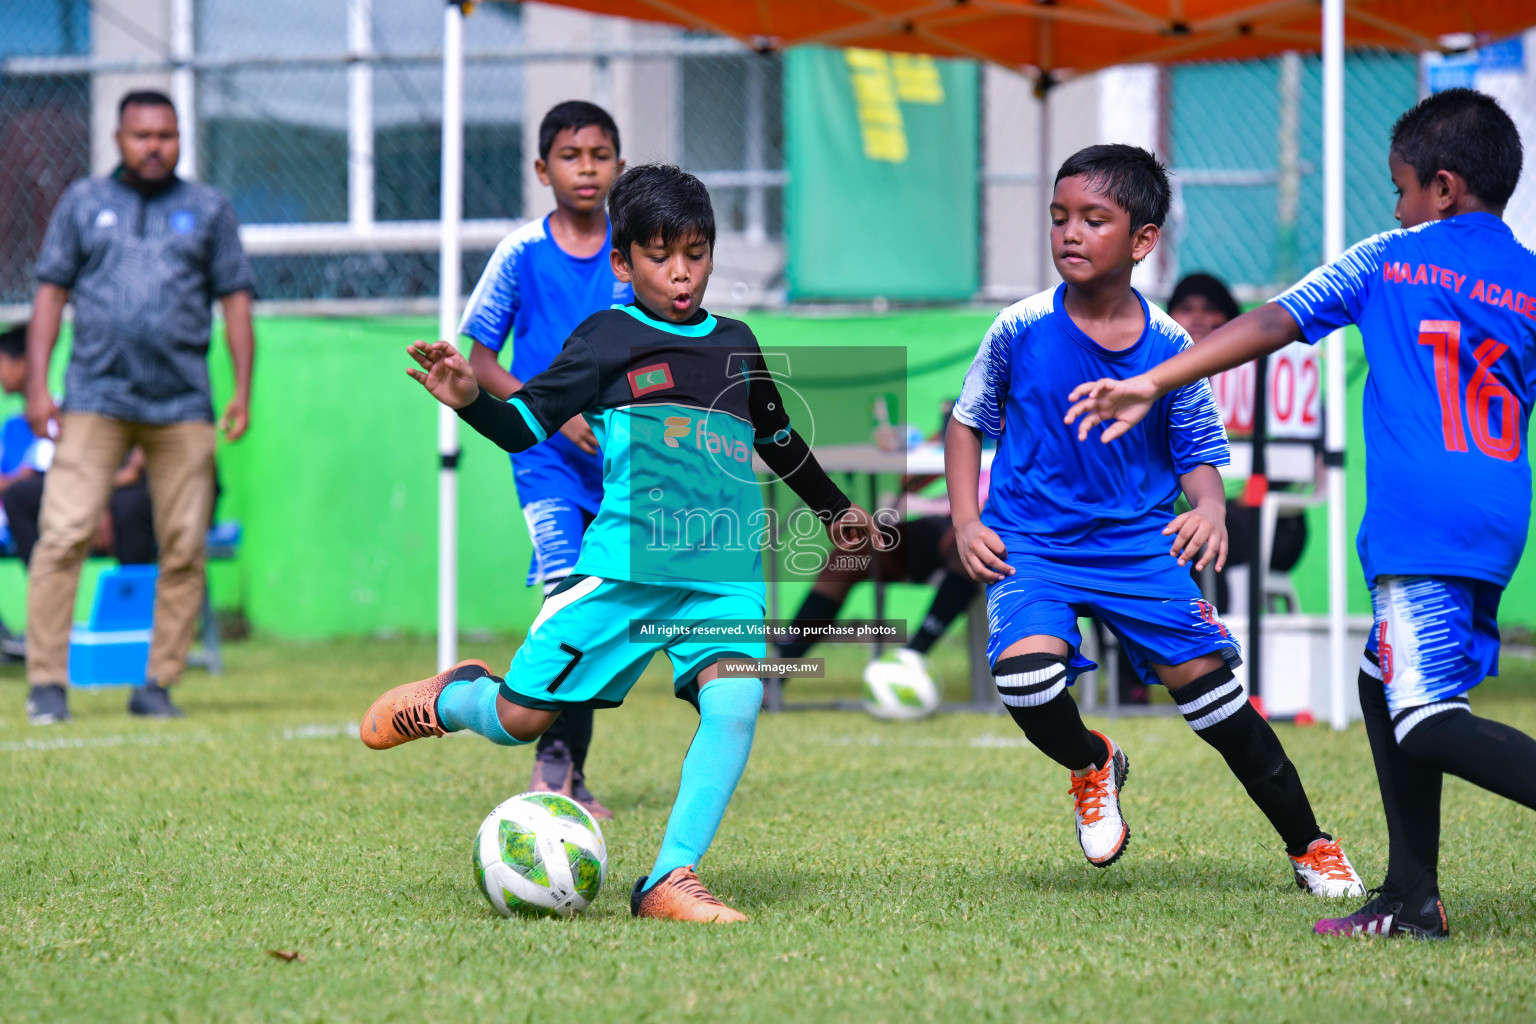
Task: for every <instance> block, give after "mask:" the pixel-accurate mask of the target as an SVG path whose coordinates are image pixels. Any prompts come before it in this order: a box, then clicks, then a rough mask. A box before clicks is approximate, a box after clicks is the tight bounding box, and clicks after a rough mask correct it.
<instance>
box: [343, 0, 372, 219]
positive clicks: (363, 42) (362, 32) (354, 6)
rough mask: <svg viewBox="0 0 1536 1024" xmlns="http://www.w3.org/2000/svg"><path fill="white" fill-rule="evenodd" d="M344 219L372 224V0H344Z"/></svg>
mask: <svg viewBox="0 0 1536 1024" xmlns="http://www.w3.org/2000/svg"><path fill="white" fill-rule="evenodd" d="M347 59H348V60H349V61H351V64H350V65H349V66H348V68H347V220H348V222H349V223H350V225H351V227H352V229H353V230H354V231H368V230H369V229H371V228H372V227H373V0H347Z"/></svg>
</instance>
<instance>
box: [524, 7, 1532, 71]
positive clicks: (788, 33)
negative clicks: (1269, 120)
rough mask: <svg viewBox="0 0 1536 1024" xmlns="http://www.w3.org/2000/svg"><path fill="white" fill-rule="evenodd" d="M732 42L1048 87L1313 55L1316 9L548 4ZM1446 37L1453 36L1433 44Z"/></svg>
mask: <svg viewBox="0 0 1536 1024" xmlns="http://www.w3.org/2000/svg"><path fill="white" fill-rule="evenodd" d="M552 2H554V3H556V4H557V5H558V6H561V7H572V8H578V9H580V10H584V11H590V12H592V13H594V14H610V15H619V16H622V17H626V18H639V19H642V20H650V21H662V22H668V23H671V24H675V25H681V26H685V27H687V28H691V29H695V30H698V31H703V32H714V33H719V34H721V35H728V36H732V37H734V38H736V39H739V40H741V41H742V42H743V43H746V44H747V45H749V46H752V47H754V48H756V49H782V48H784V47H788V46H799V45H803V44H807V43H819V44H823V45H827V46H865V47H870V48H873V49H879V50H905V51H912V52H919V53H930V54H936V55H941V56H947V57H970V58H973V59H976V60H984V61H991V62H993V63H996V64H1001V65H1004V66H1007V67H1012V68H1020V69H1024V68H1027V69H1030V70H1031V71H1033V72H1035V73H1036V74H1047V75H1050V76H1052V77H1060V76H1061V75H1062V74H1063V73H1067V72H1070V73H1083V72H1088V71H1096V70H1098V69H1100V68H1106V67H1111V66H1113V65H1116V64H1138V63H1146V62H1166V61H1178V60H1191V59H1200V60H1208V59H1216V58H1245V57H1265V56H1272V55H1274V54H1277V53H1280V52H1283V51H1285V50H1319V49H1321V48H1322V26H1321V19H1320V18H1319V17H1318V13H1319V7H1320V5H1319V3H1318V0H552ZM1343 11H1344V22H1345V26H1346V28H1345V31H1346V32H1347V34H1348V38H1349V41H1350V44H1351V45H1355V46H1381V47H1388V48H1392V49H1407V50H1434V49H1443V48H1446V45H1445V44H1446V43H1449V45H1450V47H1453V48H1455V47H1460V48H1465V47H1466V46H1468V45H1469V44H1471V43H1473V42H1474V41H1475V40H1476V39H1477V38H1479V37H1484V38H1490V37H1495V36H1500V35H1509V34H1510V33H1513V32H1517V31H1519V30H1521V29H1523V28H1526V27H1527V26H1529V25H1532V24H1536V3H1533V0H1345V2H1344V3H1343ZM1447 35H1456V36H1460V37H1462V38H1460V39H1450V40H1444V41H1442V40H1443V37H1445V36H1447Z"/></svg>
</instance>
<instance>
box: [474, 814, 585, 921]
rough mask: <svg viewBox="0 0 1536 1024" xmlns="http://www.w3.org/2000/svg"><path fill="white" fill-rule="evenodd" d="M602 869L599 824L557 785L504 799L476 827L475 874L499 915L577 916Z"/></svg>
mask: <svg viewBox="0 0 1536 1024" xmlns="http://www.w3.org/2000/svg"><path fill="white" fill-rule="evenodd" d="M607 874H608V845H607V843H605V842H604V841H603V830H602V829H600V828H598V827H597V822H596V821H594V820H593V819H592V816H591V815H590V814H588V813H587V812H586V811H585V810H584V809H583V808H582V806H581V805H580V804H578V803H577V802H576V801H574V800H572V799H571V798H570V797H568V796H562V795H560V794H559V793H523V794H520V795H518V796H514V797H512V798H511V799H510V800H504V801H502V802H501V803H500V804H498V805H497V807H496V809H495V810H494V811H492V812H491V813H490V814H488V815H487V816H486V819H485V821H484V822H482V823H481V825H480V831H479V832H478V833H476V835H475V881H476V882H478V883H479V885H480V891H481V892H483V893H485V898H486V899H488V900H490V901H491V906H492V907H494V908H495V909H496V913H498V914H500V915H501V916H502V917H511V916H512V915H514V914H519V915H523V916H527V917H574V916H575V915H577V914H579V913H581V912H582V911H583V910H586V909H587V907H588V906H589V905H591V903H592V901H593V900H595V899H596V898H597V893H598V890H599V889H601V888H602V887H603V878H604V877H605V876H606V875H607Z"/></svg>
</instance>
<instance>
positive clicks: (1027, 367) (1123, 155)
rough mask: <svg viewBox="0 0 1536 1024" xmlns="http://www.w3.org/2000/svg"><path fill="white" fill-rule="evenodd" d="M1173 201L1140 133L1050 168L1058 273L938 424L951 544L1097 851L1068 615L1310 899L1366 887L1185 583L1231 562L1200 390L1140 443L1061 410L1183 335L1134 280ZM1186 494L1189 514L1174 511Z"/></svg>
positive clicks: (987, 342) (1154, 357) (1099, 744)
mask: <svg viewBox="0 0 1536 1024" xmlns="http://www.w3.org/2000/svg"><path fill="white" fill-rule="evenodd" d="M1170 198H1171V190H1170V188H1169V184H1168V175H1167V172H1166V171H1165V170H1164V168H1163V166H1162V165H1161V164H1160V163H1158V161H1157V158H1156V157H1154V156H1153V155H1152V154H1150V153H1148V152H1146V151H1145V150H1142V149H1138V148H1136V147H1134V146H1092V147H1089V148H1088V149H1085V150H1082V151H1080V152H1078V153H1077V154H1075V155H1073V156H1072V157H1070V158H1069V159H1068V160H1067V162H1066V163H1064V164H1063V165H1062V166H1061V169H1060V170H1059V171H1058V172H1057V174H1056V188H1055V192H1054V194H1053V197H1052V200H1051V207H1050V214H1051V254H1052V258H1053V259H1054V261H1055V264H1056V269H1057V272H1058V273H1060V275H1061V277H1062V280H1063V283H1062V284H1061V285H1059V286H1057V287H1056V288H1053V289H1051V290H1049V291H1046V292H1042V293H1041V294H1039V295H1036V296H1035V297H1034V298H1031V299H1025V300H1024V301H1023V302H1020V303H1018V304H1017V305H1014V306H1012V307H1010V308H1009V309H1006V310H1004V311H1003V312H1002V313H1001V314H1000V315H999V316H998V318H997V320H996V321H995V322H994V323H993V325H992V329H991V330H990V331H988V332H987V336H986V338H985V339H984V340H983V341H982V346H981V351H980V352H979V353H978V354H977V356H976V361H975V362H974V363H972V364H971V368H970V371H969V372H968V373H967V374H966V377H965V386H964V388H963V389H962V391H961V394H960V400H959V402H958V403H957V404H956V406H955V411H954V416H953V418H952V419H951V421H950V425H949V428H948V430H947V431H946V432H945V445H944V448H945V461H946V464H947V467H946V468H947V473H946V475H947V477H948V483H949V500H950V505H951V508H952V511H953V516H954V522H955V538H956V546H957V547H958V548H959V551H960V557H961V559H962V560H963V561H964V563H965V567H966V570H967V571H968V572H969V573H970V574H971V576H972V577H973V578H975V579H976V580H978V581H981V582H985V583H987V584H988V587H987V618H988V621H989V624H990V627H991V640H990V642H989V645H988V651H987V654H988V657H989V659H990V660H991V662H992V672H993V675H995V676H996V677H997V688H998V692H999V693H1000V694H1001V695H1002V699H1003V703H1004V704H1005V705H1006V706H1007V708H1008V711H1009V713H1010V714H1011V715H1012V716H1013V718H1014V720H1015V721H1016V722H1017V723H1018V724H1019V726H1020V728H1022V729H1023V730H1024V734H1025V735H1026V736H1028V737H1029V739H1030V742H1032V743H1033V744H1034V745H1035V746H1036V747H1038V748H1040V750H1041V752H1043V753H1044V754H1046V755H1047V756H1049V757H1050V758H1052V759H1053V760H1054V761H1056V762H1057V763H1058V764H1060V765H1062V766H1063V767H1065V768H1068V769H1070V770H1071V772H1072V783H1071V793H1072V796H1073V798H1074V802H1075V810H1076V816H1077V837H1078V842H1079V843H1080V844H1081V845H1082V848H1083V854H1084V855H1085V856H1086V857H1087V858H1088V860H1089V862H1090V863H1092V864H1094V865H1096V866H1098V867H1107V866H1109V865H1110V864H1113V863H1114V862H1115V861H1116V860H1117V859H1119V857H1120V855H1121V854H1122V853H1123V852H1124V850H1125V847H1126V843H1127V841H1128V840H1129V838H1130V828H1129V827H1128V826H1127V825H1126V823H1125V819H1124V817H1123V815H1122V813H1121V809H1120V787H1121V786H1122V785H1124V783H1125V779H1126V775H1127V773H1128V770H1129V761H1128V759H1127V758H1126V756H1125V753H1124V751H1122V750H1121V749H1120V747H1119V745H1118V744H1116V743H1115V742H1114V741H1113V740H1111V739H1109V738H1108V737H1106V736H1104V735H1103V734H1102V733H1098V732H1094V731H1091V730H1089V729H1088V728H1087V727H1086V726H1085V725H1084V724H1083V720H1082V718H1081V716H1080V715H1079V714H1078V710H1077V703H1076V702H1075V701H1074V700H1073V699H1072V697H1071V696H1070V695H1069V694H1068V693H1067V689H1066V688H1067V687H1068V686H1069V685H1071V683H1072V682H1073V680H1074V679H1075V677H1076V676H1077V675H1079V674H1080V673H1082V672H1085V671H1087V670H1089V669H1091V668H1093V667H1094V666H1093V663H1092V662H1089V661H1087V660H1086V659H1084V658H1083V657H1082V655H1081V654H1080V653H1079V648H1080V646H1081V643H1082V637H1081V635H1080V633H1079V631H1078V625H1077V620H1078V619H1079V618H1080V617H1085V616H1090V615H1091V616H1093V617H1095V618H1097V619H1098V620H1099V621H1101V622H1103V623H1104V624H1105V625H1106V626H1107V627H1108V628H1109V629H1110V630H1111V631H1112V632H1113V633H1114V634H1115V636H1116V637H1117V638H1118V640H1119V641H1120V645H1121V648H1122V650H1123V651H1124V656H1125V657H1126V658H1128V659H1129V660H1130V662H1131V664H1132V665H1133V666H1134V667H1135V668H1136V670H1137V671H1138V673H1139V674H1140V675H1141V677H1142V679H1144V680H1145V681H1146V682H1147V683H1154V682H1160V683H1162V684H1163V685H1164V686H1166V687H1167V688H1168V690H1169V692H1170V693H1171V694H1172V695H1173V699H1174V700H1175V701H1176V702H1177V703H1178V705H1179V709H1180V710H1181V711H1182V712H1183V714H1184V718H1185V720H1186V721H1187V722H1188V723H1189V725H1190V727H1191V728H1193V729H1194V730H1195V732H1196V734H1197V735H1199V736H1200V738H1201V739H1203V740H1205V741H1206V742H1207V743H1209V744H1210V745H1211V746H1212V747H1214V748H1216V750H1217V751H1218V752H1219V753H1220V754H1221V755H1222V757H1223V758H1224V759H1225V760H1226V762H1227V765H1228V767H1230V768H1231V769H1232V772H1233V774H1234V775H1236V776H1237V777H1238V779H1239V780H1240V781H1241V782H1242V784H1243V786H1244V788H1246V789H1247V791H1248V795H1249V796H1250V797H1251V798H1252V799H1253V802H1254V803H1255V804H1257V805H1258V807H1259V809H1260V810H1261V811H1263V812H1264V814H1265V816H1266V817H1267V818H1269V821H1270V823H1271V824H1272V825H1273V826H1274V827H1275V830H1276V831H1277V832H1278V833H1279V834H1280V838H1281V840H1282V842H1283V843H1284V845H1285V848H1286V853H1287V854H1288V855H1289V856H1290V859H1291V867H1292V870H1293V873H1294V876H1295V879H1296V883H1297V884H1298V885H1299V886H1300V887H1301V888H1303V889H1306V890H1308V891H1309V892H1312V893H1314V894H1316V895H1319V896H1347V895H1358V894H1361V893H1363V892H1364V891H1365V890H1364V886H1362V885H1361V884H1360V879H1359V877H1358V876H1357V875H1356V874H1355V872H1354V869H1353V868H1352V867H1350V864H1349V860H1348V858H1347V857H1345V856H1344V852H1343V850H1341V849H1340V848H1339V845H1338V843H1336V842H1334V841H1333V838H1332V837H1331V836H1329V835H1327V834H1326V833H1324V832H1322V831H1321V830H1320V829H1319V828H1318V827H1317V821H1316V819H1315V818H1314V817H1313V814H1312V807H1311V804H1310V803H1309V802H1308V800H1307V794H1306V792H1305V791H1304V790H1303V789H1302V785H1301V778H1300V776H1298V775H1297V773H1296V769H1295V767H1294V766H1293V765H1292V764H1291V761H1290V759H1289V758H1288V757H1287V756H1286V754H1285V750H1284V749H1283V748H1282V747H1281V745H1280V740H1279V738H1278V737H1277V736H1276V735H1275V732H1274V730H1273V729H1271V728H1270V726H1269V723H1268V722H1266V721H1264V719H1263V718H1262V717H1260V715H1259V714H1258V712H1256V711H1255V710H1254V709H1253V708H1252V707H1251V706H1250V705H1249V704H1248V702H1247V701H1246V700H1245V699H1244V698H1243V691H1242V687H1241V686H1240V685H1239V684H1238V683H1237V681H1236V679H1235V678H1234V677H1233V674H1232V669H1233V667H1234V666H1236V665H1238V664H1239V663H1240V655H1239V652H1238V646H1237V643H1236V641H1234V640H1233V639H1232V636H1231V634H1230V633H1229V632H1228V631H1227V629H1226V627H1225V626H1224V625H1222V623H1221V621H1220V620H1219V619H1218V618H1217V617H1216V613H1215V610H1214V609H1213V608H1212V607H1211V606H1210V605H1209V604H1207V603H1206V602H1205V601H1203V600H1201V598H1200V593H1199V591H1198V589H1197V588H1196V587H1195V585H1194V582H1193V581H1192V580H1191V578H1190V571H1189V568H1188V567H1189V564H1190V563H1191V562H1193V563H1194V564H1195V566H1196V567H1197V568H1202V569H1203V568H1204V567H1205V566H1207V565H1211V564H1214V565H1215V567H1216V568H1217V569H1220V568H1221V567H1222V564H1223V563H1224V562H1225V560H1226V502H1225V495H1224V491H1223V488H1222V483H1221V475H1220V473H1219V472H1218V471H1217V469H1216V467H1217V466H1221V465H1225V464H1226V462H1227V459H1228V450H1227V436H1226V432H1225V430H1223V428H1222V425H1221V417H1220V416H1219V415H1218V414H1217V411H1216V405H1215V402H1214V400H1213V399H1212V396H1211V389H1210V385H1209V384H1208V383H1207V382H1206V381H1204V380H1200V381H1198V382H1192V383H1189V384H1188V385H1187V386H1185V387H1183V388H1181V389H1180V390H1178V391H1177V392H1176V393H1174V394H1172V395H1170V396H1167V397H1164V398H1162V399H1161V400H1160V404H1159V405H1158V407H1157V410H1156V412H1155V414H1154V415H1153V416H1151V417H1149V418H1148V421H1147V425H1146V426H1145V427H1144V428H1143V429H1142V430H1141V431H1140V432H1139V434H1138V436H1137V437H1136V438H1135V442H1134V443H1132V444H1126V445H1121V446H1118V447H1113V448H1106V447H1102V446H1095V447H1085V446H1083V445H1080V444H1078V443H1077V440H1076V438H1075V437H1074V436H1073V433H1072V431H1071V430H1070V429H1069V428H1068V427H1066V426H1065V425H1064V424H1063V423H1062V422H1061V419H1060V415H1059V410H1060V408H1061V400H1062V397H1063V396H1064V395H1065V394H1066V393H1067V392H1068V390H1069V389H1070V388H1071V387H1072V386H1073V385H1074V383H1076V381H1078V380H1080V379H1082V377H1081V376H1080V375H1087V376H1112V377H1117V378H1118V377H1128V376H1132V375H1134V374H1137V373H1142V372H1144V371H1145V370H1147V369H1148V368H1150V367H1152V366H1154V365H1156V364H1157V363H1159V362H1161V361H1162V360H1164V359H1166V358H1168V357H1169V356H1171V355H1174V354H1176V353H1178V352H1181V351H1183V350H1184V349H1186V348H1188V347H1189V345H1190V344H1191V342H1190V340H1189V335H1187V334H1186V333H1185V332H1184V330H1183V328H1181V327H1179V326H1178V325H1177V324H1176V323H1174V322H1173V320H1171V319H1170V318H1169V317H1168V316H1167V315H1166V314H1165V313H1163V312H1162V311H1161V310H1159V309H1158V308H1157V307H1155V306H1152V305H1150V304H1149V303H1148V302H1147V301H1146V300H1145V299H1144V298H1142V296H1141V294H1140V293H1139V292H1137V291H1136V289H1134V288H1132V287H1131V270H1132V268H1133V267H1134V266H1135V265H1136V264H1137V263H1138V262H1140V261H1141V260H1143V259H1145V258H1146V257H1147V256H1148V255H1149V254H1150V253H1151V252H1152V250H1153V248H1154V247H1155V246H1156V245H1157V241H1158V235H1159V229H1160V228H1161V226H1162V223H1163V220H1164V218H1166V216H1167V214H1168V206H1169V202H1170ZM982 434H986V435H988V436H991V437H996V438H998V445H997V455H996V458H995V459H994V461H993V463H992V477H991V487H990V489H989V491H988V495H987V502H986V510H985V512H983V511H981V510H980V509H979V508H978V507H977V500H976V481H977V474H978V472H979V466H980V460H981V435H982ZM1181 492H1182V494H1183V495H1184V497H1185V498H1187V499H1188V501H1189V504H1190V510H1189V511H1187V512H1185V513H1183V514H1182V515H1175V513H1174V503H1175V501H1176V500H1177V499H1178V497H1179V495H1180V493H1181ZM1170 536H1171V537H1172V538H1173V540H1172V542H1171V547H1170V542H1169V540H1168V538H1169V537H1170ZM1170 556H1171V557H1170Z"/></svg>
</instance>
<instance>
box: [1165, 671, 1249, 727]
mask: <svg viewBox="0 0 1536 1024" xmlns="http://www.w3.org/2000/svg"><path fill="white" fill-rule="evenodd" d="M1170 692H1171V693H1172V694H1173V700H1174V703H1175V704H1177V705H1178V706H1179V711H1180V712H1181V713H1182V714H1183V715H1184V721H1186V722H1188V723H1189V727H1190V728H1191V729H1193V730H1195V732H1204V731H1205V730H1206V729H1209V728H1210V727H1211V726H1213V725H1217V724H1219V723H1221V722H1225V721H1226V720H1227V719H1229V718H1231V717H1232V716H1233V715H1234V714H1236V713H1237V712H1238V711H1239V710H1240V709H1241V708H1243V707H1245V706H1246V705H1247V703H1248V702H1247V701H1246V700H1245V699H1244V698H1243V687H1242V685H1241V684H1240V683H1238V681H1237V679H1236V677H1234V676H1233V675H1232V670H1231V669H1230V668H1227V667H1226V666H1225V665H1223V666H1222V667H1221V668H1219V669H1216V670H1215V671H1213V672H1207V673H1206V674H1205V675H1203V676H1201V677H1200V678H1199V679H1196V680H1195V681H1194V682H1192V683H1188V684H1186V685H1184V686H1181V687H1179V688H1178V689H1177V690H1173V691H1170Z"/></svg>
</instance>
